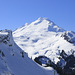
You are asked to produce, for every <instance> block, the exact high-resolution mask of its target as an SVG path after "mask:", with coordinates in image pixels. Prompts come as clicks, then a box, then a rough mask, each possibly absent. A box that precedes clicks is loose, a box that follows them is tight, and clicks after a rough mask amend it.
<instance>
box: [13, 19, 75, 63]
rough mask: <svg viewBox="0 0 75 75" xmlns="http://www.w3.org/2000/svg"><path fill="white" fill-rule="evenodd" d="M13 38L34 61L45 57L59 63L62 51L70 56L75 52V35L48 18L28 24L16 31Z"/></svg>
mask: <svg viewBox="0 0 75 75" xmlns="http://www.w3.org/2000/svg"><path fill="white" fill-rule="evenodd" d="M13 36H14V40H15V42H16V43H17V45H18V46H19V47H20V48H22V49H23V50H24V51H25V52H26V53H28V56H29V57H30V58H32V59H34V58H35V57H37V56H40V55H44V56H47V57H49V58H50V59H51V60H52V61H53V62H54V63H57V61H59V59H58V56H59V54H60V53H61V51H62V50H64V51H65V52H66V53H67V54H68V55H70V54H71V53H72V50H75V33H74V32H72V31H65V30H64V29H62V28H60V27H58V26H56V25H55V24H54V23H53V22H52V21H50V20H48V19H46V18H38V19H37V20H36V21H34V22H32V23H31V24H27V23H26V24H25V25H24V26H22V27H20V28H18V29H17V30H15V31H14V32H13Z"/></svg>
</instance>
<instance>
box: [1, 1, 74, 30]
mask: <svg viewBox="0 0 75 75" xmlns="http://www.w3.org/2000/svg"><path fill="white" fill-rule="evenodd" d="M39 17H46V18H49V19H50V20H52V21H53V22H54V23H55V24H56V25H58V26H59V27H61V28H63V29H65V30H72V31H75V0H0V30H2V29H12V30H15V29H16V28H18V27H20V26H22V25H24V24H25V23H31V22H33V21H35V20H36V19H37V18H39Z"/></svg>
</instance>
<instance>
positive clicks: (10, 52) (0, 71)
mask: <svg viewBox="0 0 75 75" xmlns="http://www.w3.org/2000/svg"><path fill="white" fill-rule="evenodd" d="M0 75H53V69H51V71H49V70H47V69H44V68H42V67H40V66H38V65H37V64H36V63H35V62H34V61H32V60H31V59H30V58H28V57H27V54H26V53H25V52H23V51H22V50H21V49H20V48H19V47H18V46H17V45H16V44H15V42H14V41H13V37H12V32H11V31H10V30H3V31H0Z"/></svg>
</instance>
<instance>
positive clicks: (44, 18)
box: [38, 17, 50, 21]
mask: <svg viewBox="0 0 75 75" xmlns="http://www.w3.org/2000/svg"><path fill="white" fill-rule="evenodd" d="M38 20H41V21H43V20H47V21H50V20H49V19H48V18H46V17H39V18H38Z"/></svg>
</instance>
